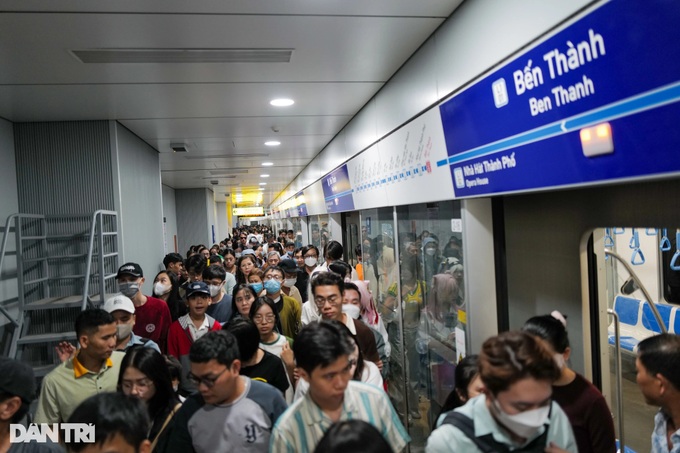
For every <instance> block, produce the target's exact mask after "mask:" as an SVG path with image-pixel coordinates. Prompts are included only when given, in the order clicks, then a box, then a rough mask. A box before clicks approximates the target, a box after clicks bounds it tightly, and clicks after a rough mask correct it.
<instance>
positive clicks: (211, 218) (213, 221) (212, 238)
mask: <svg viewBox="0 0 680 453" xmlns="http://www.w3.org/2000/svg"><path fill="white" fill-rule="evenodd" d="M205 197H206V198H205V205H206V208H207V210H208V242H209V244H206V245H207V246H208V247H210V246H211V245H213V244H214V243H215V242H219V240H218V239H217V238H218V237H219V236H218V235H217V205H216V204H215V192H213V191H212V190H210V189H208V190H206V191H205Z"/></svg>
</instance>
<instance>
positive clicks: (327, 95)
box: [0, 0, 462, 204]
mask: <svg viewBox="0 0 680 453" xmlns="http://www.w3.org/2000/svg"><path fill="white" fill-rule="evenodd" d="M461 2H462V0H428V1H427V2H414V1H412V0H371V1H365V0H331V1H321V2H320V1H318V0H282V1H276V2H270V1H266V2H255V1H245V0H241V1H224V0H202V1H199V2H187V1H185V0H149V1H144V2H139V1H137V0H118V1H116V2H92V1H89V0H60V1H58V2H55V1H52V0H4V1H3V2H2V12H0V68H2V70H0V117H2V118H5V119H7V120H9V121H14V122H19V121H65V120H85V119H88V120H91V119H109V120H116V121H119V122H120V123H121V124H122V125H123V126H125V127H126V128H128V129H129V130H130V131H132V132H133V133H134V134H136V135H137V136H139V137H141V138H142V139H143V140H145V141H147V143H149V144H150V145H151V146H152V147H154V148H155V149H157V150H158V151H159V153H160V165H161V169H162V173H161V177H162V182H163V184H165V185H167V186H169V187H172V188H177V189H181V188H203V187H208V188H211V189H213V190H214V191H215V193H216V195H217V197H218V199H219V198H221V197H224V194H225V193H229V192H231V191H237V190H238V191H242V192H245V191H253V192H262V193H263V195H264V203H265V204H267V203H269V202H271V201H272V200H273V199H274V198H275V197H276V196H277V195H278V194H279V193H280V192H281V191H282V190H283V189H284V188H285V187H286V186H288V184H289V183H290V181H292V180H293V179H294V178H295V177H296V176H297V175H298V174H300V173H301V172H302V173H303V174H304V175H306V176H305V177H306V178H307V179H308V180H309V183H310V184H311V183H312V182H314V181H315V180H316V179H318V177H320V176H321V175H323V174H324V172H325V171H328V170H330V168H324V165H330V164H332V163H335V162H340V161H342V160H344V159H345V158H346V148H347V146H346V144H345V143H344V140H343V139H340V140H337V141H336V143H335V145H334V147H333V148H332V149H328V150H327V151H326V152H325V153H324V158H323V159H320V161H319V162H316V163H315V164H314V165H313V168H310V165H309V163H310V162H311V161H312V159H314V158H315V157H316V156H318V154H319V152H320V151H321V150H322V149H324V148H325V147H326V145H327V144H328V143H329V142H331V140H332V139H333V137H335V136H336V134H338V133H341V134H344V132H341V131H342V129H343V127H344V126H345V125H346V124H347V123H348V121H349V120H350V119H351V118H352V117H353V116H354V115H356V113H357V112H359V111H360V110H361V109H362V107H364V106H365V104H366V103H367V102H369V100H370V99H371V98H372V97H373V96H374V95H375V93H376V92H378V90H380V88H381V87H382V86H383V85H384V83H385V82H386V81H387V80H389V79H390V78H391V77H392V75H393V74H394V72H395V71H396V70H397V69H399V67H400V66H401V65H402V64H403V63H404V62H405V61H406V60H407V59H408V58H409V57H410V55H411V54H412V53H413V52H414V51H416V50H417V49H418V48H419V47H420V46H421V45H422V44H423V42H425V40H426V39H427V38H428V37H429V36H430V35H431V34H432V33H433V32H434V30H435V29H436V28H437V27H438V26H439V25H440V24H441V23H442V22H443V21H444V20H445V19H446V18H447V17H448V16H449V15H450V14H451V13H452V12H453V11H454V10H455V8H456V7H458V5H460V3H461ZM163 48H170V49H180V50H182V49H239V48H240V49H292V54H291V58H290V61H289V62H284V63H205V62H204V63H91V64H86V63H82V62H81V61H80V60H78V59H77V58H76V57H75V56H74V55H73V54H72V53H71V51H73V50H86V49H163ZM274 97H290V98H292V99H294V100H295V104H294V105H293V106H292V107H289V108H285V109H277V108H274V107H271V106H270V105H269V103H268V102H269V101H270V100H271V99H272V98H274ZM369 108H371V107H369ZM368 135H372V136H373V135H375V134H374V133H373V132H371V133H368V132H367V136H368ZM272 139H276V140H279V141H280V142H281V145H280V146H279V147H276V148H270V147H266V146H264V142H265V141H267V140H272ZM174 143H182V144H185V145H186V146H187V148H188V150H189V152H188V153H186V154H184V153H174V152H173V151H172V150H171V148H170V145H171V144H174ZM197 157H198V159H197ZM263 161H269V162H273V163H274V166H273V167H269V168H266V169H265V168H264V167H262V166H261V163H262V162H263ZM244 170H245V172H242V171H244ZM265 171H266V174H269V177H268V178H262V177H261V175H262V174H265ZM219 172H223V173H227V174H229V176H233V178H227V177H222V176H219V174H218V173H219ZM238 172H242V173H238ZM211 180H217V181H218V184H217V185H214V186H213V185H212V184H211ZM264 181H266V182H267V185H266V186H264V189H265V190H262V191H260V190H258V189H260V188H261V187H260V186H259V184H260V182H264Z"/></svg>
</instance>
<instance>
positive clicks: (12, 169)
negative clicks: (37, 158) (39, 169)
mask: <svg viewBox="0 0 680 453" xmlns="http://www.w3.org/2000/svg"><path fill="white" fill-rule="evenodd" d="M0 193H2V196H1V197H0V222H2V226H3V227H4V226H5V220H6V219H7V217H8V216H10V215H12V214H15V213H17V212H18V211H19V199H18V198H19V197H18V193H17V174H16V160H15V156H14V133H13V131H12V123H10V122H8V121H5V120H2V119H0ZM3 234H4V231H0V238H2V235H3ZM8 246H9V247H8V249H9V250H14V235H12V236H10V237H9V241H8ZM2 267H3V268H2V269H1V270H0V271H1V272H2V274H0V302H2V303H3V304H4V303H6V302H7V303H8V304H9V306H14V304H13V303H12V301H14V300H15V299H16V297H17V280H16V277H15V276H16V260H15V259H14V256H8V257H5V259H4V261H3V265H2ZM6 323H7V319H6V318H5V317H4V316H0V325H4V324H6Z"/></svg>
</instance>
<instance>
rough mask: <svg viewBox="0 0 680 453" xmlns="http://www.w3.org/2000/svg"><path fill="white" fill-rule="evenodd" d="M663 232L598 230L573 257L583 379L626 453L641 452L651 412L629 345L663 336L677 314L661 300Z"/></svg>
mask: <svg viewBox="0 0 680 453" xmlns="http://www.w3.org/2000/svg"><path fill="white" fill-rule="evenodd" d="M666 231H667V229H656V228H614V227H611V228H598V229H595V230H594V231H593V232H592V234H591V235H589V237H588V238H586V239H585V240H584V241H583V245H582V250H581V257H582V263H581V264H582V269H587V272H586V273H584V276H583V278H584V280H585V281H584V282H583V285H582V287H583V288H585V289H584V294H583V300H584V306H583V323H584V326H583V328H584V330H583V331H584V332H590V333H591V335H590V338H588V336H587V335H585V336H584V351H586V354H589V355H590V357H586V361H585V363H586V370H585V371H586V374H587V375H590V377H591V378H592V380H593V383H594V384H595V385H597V386H598V387H599V388H600V389H601V390H602V393H603V394H604V396H605V398H606V399H607V403H608V404H609V407H610V408H611V410H612V413H613V417H614V426H615V427H616V433H617V438H618V439H620V440H623V443H624V445H625V447H626V451H627V452H642V451H649V449H650V446H651V440H650V438H651V433H652V431H653V428H654V415H655V414H656V412H657V410H658V408H657V407H653V406H650V405H648V404H646V403H645V400H644V397H643V396H642V394H641V393H640V391H639V389H638V387H637V384H636V370H635V357H636V353H637V344H638V343H639V342H640V341H641V340H643V339H644V338H647V337H649V336H652V335H656V334H658V333H661V332H663V331H667V330H671V328H672V326H671V321H672V320H673V319H674V318H675V311H676V310H677V306H675V305H673V304H672V303H669V301H668V300H667V297H668V280H669V278H668V275H667V274H668V273H666V275H664V269H665V268H666V267H668V264H669V263H668V261H670V259H669V255H668V252H669V251H670V250H671V248H672V246H671V241H669V239H668V235H667V234H666ZM673 232H675V230H673ZM674 250H675V249H673V251H674ZM678 261H679V262H680V260H678ZM648 301H652V302H653V303H652V304H650V303H649V302H648ZM678 320H679V321H680V316H679V317H678Z"/></svg>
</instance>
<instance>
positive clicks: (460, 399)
mask: <svg viewBox="0 0 680 453" xmlns="http://www.w3.org/2000/svg"><path fill="white" fill-rule="evenodd" d="M453 381H454V387H453V390H451V393H449V396H448V397H447V398H446V401H444V405H443V406H442V410H441V412H440V413H439V416H438V417H437V419H436V420H435V426H434V427H433V428H432V429H434V428H436V425H437V423H438V422H439V421H440V418H441V416H442V415H443V414H445V413H447V412H449V411H452V410H454V409H455V408H457V407H461V406H462V405H464V404H465V403H467V402H468V400H469V399H472V398H474V397H475V396H478V395H481V394H482V393H483V392H484V384H482V379H481V378H480V377H479V356H478V355H477V354H472V355H469V356H466V357H464V358H463V359H462V360H461V361H460V362H458V365H456V371H455V374H454V379H453Z"/></svg>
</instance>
